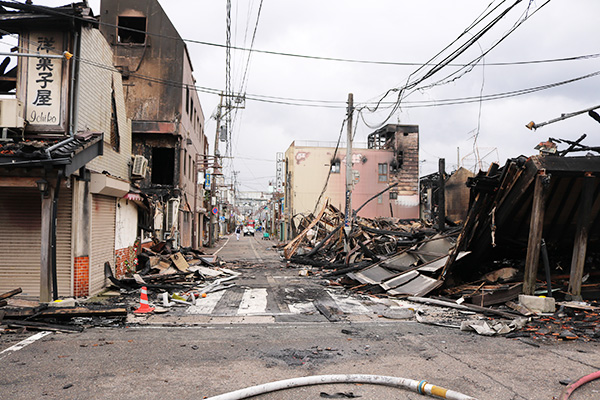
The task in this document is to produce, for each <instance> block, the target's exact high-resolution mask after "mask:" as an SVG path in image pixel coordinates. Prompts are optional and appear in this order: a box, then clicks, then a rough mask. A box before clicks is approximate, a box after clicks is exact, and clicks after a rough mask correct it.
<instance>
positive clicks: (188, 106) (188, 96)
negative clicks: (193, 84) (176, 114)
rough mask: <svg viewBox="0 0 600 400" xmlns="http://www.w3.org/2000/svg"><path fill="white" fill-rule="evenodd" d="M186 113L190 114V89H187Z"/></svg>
mask: <svg viewBox="0 0 600 400" xmlns="http://www.w3.org/2000/svg"><path fill="white" fill-rule="evenodd" d="M185 112H186V113H187V114H188V115H189V114H190V87H189V86H186V87H185Z"/></svg>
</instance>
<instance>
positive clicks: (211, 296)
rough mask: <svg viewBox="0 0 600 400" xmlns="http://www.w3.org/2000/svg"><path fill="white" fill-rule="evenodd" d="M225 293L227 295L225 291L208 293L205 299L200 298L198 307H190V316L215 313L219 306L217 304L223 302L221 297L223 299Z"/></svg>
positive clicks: (197, 303)
mask: <svg viewBox="0 0 600 400" xmlns="http://www.w3.org/2000/svg"><path fill="white" fill-rule="evenodd" d="M224 293H225V290H221V291H219V292H214V293H208V294H207V295H206V297H204V298H202V297H200V298H199V299H197V300H196V305H193V306H190V307H188V309H187V313H188V314H211V313H212V312H213V310H214V309H215V307H216V306H217V303H218V302H219V300H221V297H223V294H224Z"/></svg>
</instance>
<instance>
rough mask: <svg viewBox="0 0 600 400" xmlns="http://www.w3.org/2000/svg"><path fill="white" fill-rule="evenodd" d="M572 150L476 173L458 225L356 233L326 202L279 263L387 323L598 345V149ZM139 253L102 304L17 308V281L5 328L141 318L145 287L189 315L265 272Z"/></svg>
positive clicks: (188, 253) (1, 314)
mask: <svg viewBox="0 0 600 400" xmlns="http://www.w3.org/2000/svg"><path fill="white" fill-rule="evenodd" d="M559 154H562V153H559ZM565 154H566V153H565ZM562 155H563V156H560V155H559V156H533V157H530V158H525V157H519V158H516V159H510V160H508V161H507V163H506V165H504V166H503V167H500V166H498V165H495V164H494V165H492V166H491V167H490V169H489V170H488V171H487V172H481V173H480V174H478V175H477V176H474V177H471V178H469V179H468V182H467V184H468V186H469V187H470V188H471V202H470V207H469V211H468V214H467V215H466V219H465V221H464V222H462V223H460V224H456V223H453V221H445V224H441V225H440V224H433V223H430V222H427V221H421V220H398V219H393V218H376V219H368V218H361V217H357V216H356V214H355V215H354V217H353V218H352V220H351V224H349V225H351V229H347V228H345V227H344V225H345V216H344V214H343V213H341V212H340V211H339V210H338V209H336V208H335V207H334V206H332V205H331V204H329V203H328V202H327V201H325V204H324V205H323V206H322V208H321V209H320V210H319V212H318V213H316V215H312V214H311V215H307V216H305V217H303V218H301V219H300V220H299V221H298V224H297V226H296V230H297V232H298V234H297V235H296V236H295V237H294V239H293V240H291V241H289V242H287V243H280V244H275V245H274V246H273V247H274V249H275V250H278V251H280V253H281V255H282V260H283V264H282V265H281V266H280V267H283V268H291V269H297V270H298V275H300V276H304V277H305V279H317V280H319V282H320V283H321V284H323V285H326V286H329V287H330V288H331V289H332V290H334V291H336V293H338V294H337V295H342V292H341V291H340V290H342V288H343V289H344V290H345V291H347V292H349V293H353V295H354V296H360V297H361V298H363V299H364V300H367V301H370V302H371V304H373V305H375V307H374V309H375V310H377V312H378V316H379V317H381V318H388V319H406V318H415V319H416V320H417V321H419V322H421V323H426V324H432V325H437V326H440V327H445V328H450V329H461V330H463V331H470V332H476V333H477V334H480V335H489V336H492V335H505V336H506V337H508V338H518V339H524V338H525V339H534V340H536V341H550V340H579V341H596V340H598V339H600V323H599V319H600V317H599V315H600V303H598V299H600V282H599V281H598V277H599V276H600V272H599V270H598V266H599V264H600V253H598V248H599V246H598V242H599V240H600V234H599V233H600V217H599V214H600V196H599V195H598V193H599V192H600V185H599V184H598V182H597V181H598V179H597V178H596V176H598V174H599V173H600V161H599V159H600V157H596V156H590V155H588V156H585V157H564V154H562ZM442 215H444V214H443V213H442ZM440 226H442V227H443V228H441V229H438V228H439V227H440ZM446 227H447V228H446ZM582 232H583V233H584V234H585V235H583V236H582ZM581 254H584V255H585V256H584V257H583V256H581ZM138 260H139V263H138V266H137V271H135V272H133V273H130V274H129V275H127V276H125V277H120V278H116V277H114V276H112V273H111V271H112V269H111V268H110V265H106V278H107V279H108V280H109V281H110V282H111V283H112V285H113V289H112V294H113V295H114V296H112V297H110V296H109V297H108V298H105V299H104V300H103V301H102V302H96V301H94V299H92V300H91V301H87V302H85V303H83V302H82V303H80V304H75V303H74V301H73V300H69V301H65V302H62V303H61V302H59V303H51V304H49V305H48V304H37V303H31V304H28V303H27V302H25V303H23V302H21V303H19V300H14V299H11V298H12V297H13V296H15V295H17V294H18V293H19V290H18V289H16V290H15V291H11V292H9V293H5V294H3V295H0V307H2V308H0V310H1V311H0V318H3V321H2V327H3V329H4V332H11V331H22V330H23V329H33V330H35V329H45V330H57V331H65V332H71V331H78V330H81V329H83V328H84V327H88V326H98V325H104V326H106V325H111V324H112V325H119V324H124V323H125V322H126V319H125V317H126V316H127V315H134V314H136V313H137V314H142V313H141V312H140V308H139V302H140V289H141V288H142V287H145V288H147V290H148V292H149V296H150V302H151V303H153V307H148V309H149V308H152V310H151V311H152V313H154V314H160V313H167V312H170V313H182V312H183V311H181V310H186V309H187V308H189V307H191V306H193V305H195V304H196V303H197V302H198V301H201V300H202V299H203V298H205V297H207V296H210V295H211V293H216V292H219V291H223V290H227V289H229V288H233V287H235V285H236V280H237V279H238V278H239V277H240V276H242V274H245V273H248V271H249V270H251V269H252V268H265V266H264V265H261V264H252V263H244V262H242V261H238V262H236V263H232V262H230V263H224V262H222V261H220V260H219V259H218V257H216V256H214V255H208V254H205V253H203V252H202V251H198V250H193V249H189V248H188V249H186V248H181V249H172V248H171V247H170V245H169V243H167V242H160V243H157V244H155V245H154V246H153V247H152V248H149V249H144V250H143V251H142V252H141V253H140V254H138ZM271 267H272V266H271ZM115 289H116V290H115ZM292 292H293V288H290V293H292ZM332 293H333V292H332ZM108 294H110V292H109V293H108ZM288 294H289V293H288ZM292 294H293V293H292ZM302 296H304V294H303V295H300V297H299V298H298V299H297V300H299V301H300V300H305V299H302V298H301V297H302ZM309 297H310V296H309ZM308 300H310V301H309V303H311V304H309V306H310V307H308V306H307V310H309V309H310V312H319V313H321V314H322V315H323V316H325V317H326V318H327V319H328V320H329V321H332V322H336V321H339V320H340V316H339V315H338V314H336V312H332V310H331V308H330V307H328V306H327V304H323V303H322V302H320V301H318V300H315V299H308ZM65 306H66V307H65ZM142 308H143V307H142ZM148 309H147V310H148ZM300 311H302V310H300ZM306 312H309V311H306ZM132 322H133V323H135V319H133V320H132V319H130V320H129V322H128V323H132Z"/></svg>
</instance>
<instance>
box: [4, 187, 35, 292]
mask: <svg viewBox="0 0 600 400" xmlns="http://www.w3.org/2000/svg"><path fill="white" fill-rule="evenodd" d="M41 207H42V200H41V197H40V192H39V191H38V190H37V188H22V187H19V188H13V187H2V188H0V224H1V227H0V254H1V255H2V257H0V293H4V292H7V291H9V290H12V289H16V288H18V287H20V288H22V289H23V293H22V295H23V296H32V297H38V298H39V296H40V251H41V246H40V242H41V232H40V230H41V224H42V219H41Z"/></svg>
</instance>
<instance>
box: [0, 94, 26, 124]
mask: <svg viewBox="0 0 600 400" xmlns="http://www.w3.org/2000/svg"><path fill="white" fill-rule="evenodd" d="M23 127H25V121H24V119H23V103H21V102H20V101H19V100H18V99H1V100H0V128H23Z"/></svg>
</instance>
